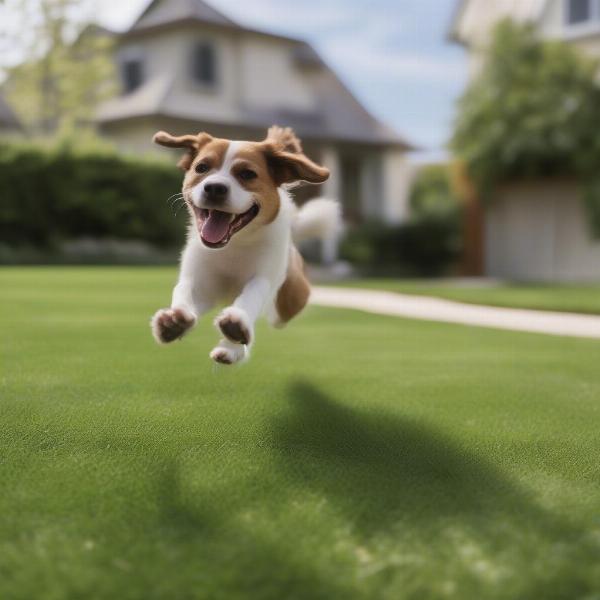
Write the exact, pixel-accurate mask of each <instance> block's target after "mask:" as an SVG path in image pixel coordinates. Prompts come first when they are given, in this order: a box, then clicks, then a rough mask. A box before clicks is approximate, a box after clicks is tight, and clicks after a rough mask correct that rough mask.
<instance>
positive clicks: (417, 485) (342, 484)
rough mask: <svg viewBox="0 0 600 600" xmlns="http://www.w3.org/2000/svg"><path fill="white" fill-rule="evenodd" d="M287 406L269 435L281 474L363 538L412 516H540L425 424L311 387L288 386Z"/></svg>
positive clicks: (487, 468)
mask: <svg viewBox="0 0 600 600" xmlns="http://www.w3.org/2000/svg"><path fill="white" fill-rule="evenodd" d="M399 402H400V400H399ZM290 404H291V410H290V412H289V413H288V414H286V415H284V416H283V417H280V418H278V419H276V420H275V422H273V423H272V425H271V430H270V439H271V443H272V444H273V447H274V449H275V450H276V452H275V454H276V456H277V458H278V461H277V462H278V466H279V468H280V469H282V470H283V471H286V472H287V473H288V474H289V476H290V478H292V477H293V478H294V479H296V480H297V481H298V482H299V483H300V485H301V487H308V488H311V489H313V490H315V491H317V492H318V493H320V494H323V495H324V496H326V497H327V498H328V499H330V500H331V501H333V502H335V503H337V505H338V506H339V507H341V508H342V509H343V510H344V512H346V513H347V515H348V517H349V518H350V519H351V520H352V521H353V522H354V524H355V525H356V526H357V527H358V528H359V529H361V530H362V532H363V533H364V534H369V533H370V532H373V531H376V530H378V529H379V528H382V527H387V526H388V525H389V523H390V522H392V521H395V520H397V519H402V518H403V517H405V516H407V515H408V516H410V518H411V519H423V520H426V521H428V522H431V520H432V519H439V518H440V517H447V516H452V515H457V516H458V515H460V514H463V515H464V514H468V515H470V516H473V515H477V514H481V515H486V514H490V513H493V512H499V511H500V512H502V511H504V510H512V511H513V512H514V511H518V512H520V513H525V512H526V513H530V512H531V511H532V510H535V509H534V507H533V505H532V503H531V501H530V499H528V498H527V497H526V495H525V494H524V493H523V492H522V491H521V490H519V489H518V488H517V487H516V486H515V485H513V484H512V483H511V482H509V481H508V480H507V479H506V478H505V477H504V476H503V475H502V474H500V473H499V471H498V469H497V468H495V467H494V466H493V465H491V464H489V463H488V462H486V461H484V460H482V459H481V458H479V457H478V456H476V455H475V454H473V453H472V452H470V451H468V450H467V449H465V448H461V447H460V446H459V445H458V444H457V442H455V441H452V440H450V439H448V438H447V436H446V435H444V434H442V433H441V432H438V431H435V430H434V429H432V428H430V427H429V426H427V425H425V424H423V423H419V422H416V421H412V420H410V419H406V418H401V417H397V416H395V415H391V414H389V413H386V412H374V411H368V412H367V411H366V410H365V411H356V410H353V409H351V408H348V407H346V406H344V405H343V404H341V403H338V402H335V401H334V400H332V399H331V398H329V397H328V396H326V395H325V394H323V393H322V392H320V391H319V390H318V389H317V388H315V387H314V386H312V385H310V384H308V383H306V382H297V383H295V384H294V385H293V386H292V387H291V389H290Z"/></svg>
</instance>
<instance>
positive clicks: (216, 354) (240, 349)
mask: <svg viewBox="0 0 600 600" xmlns="http://www.w3.org/2000/svg"><path fill="white" fill-rule="evenodd" d="M249 355H250V349H249V346H242V345H241V344H234V343H233V342H230V341H229V340H227V339H222V340H221V341H220V342H219V344H218V345H217V346H216V347H215V348H213V349H212V351H211V353H210V357H211V358H212V359H213V360H214V361H215V362H216V363H219V364H222V365H234V364H235V363H238V362H241V361H243V360H246V359H247V358H248V356H249Z"/></svg>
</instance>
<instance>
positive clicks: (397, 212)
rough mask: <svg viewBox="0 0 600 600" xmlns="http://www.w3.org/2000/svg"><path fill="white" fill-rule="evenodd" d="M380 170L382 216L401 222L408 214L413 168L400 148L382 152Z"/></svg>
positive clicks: (394, 221) (388, 219)
mask: <svg viewBox="0 0 600 600" xmlns="http://www.w3.org/2000/svg"><path fill="white" fill-rule="evenodd" d="M381 170H382V177H383V194H382V199H383V204H382V207H381V210H382V213H383V218H384V219H385V221H387V222H388V223H401V222H402V221H405V220H406V219H407V218H408V216H409V212H410V208H409V196H410V191H411V187H412V183H413V180H414V176H415V168H414V167H413V166H411V164H410V163H409V161H408V158H407V157H406V154H405V153H404V152H403V151H402V150H398V149H389V150H386V151H385V152H384V154H383V157H382V164H381Z"/></svg>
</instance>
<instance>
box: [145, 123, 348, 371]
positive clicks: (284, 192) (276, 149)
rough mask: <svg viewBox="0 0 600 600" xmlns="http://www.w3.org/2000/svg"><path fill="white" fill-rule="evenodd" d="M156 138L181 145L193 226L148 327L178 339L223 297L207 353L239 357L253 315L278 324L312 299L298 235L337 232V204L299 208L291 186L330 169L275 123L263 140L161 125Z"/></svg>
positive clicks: (224, 360) (164, 340)
mask: <svg viewBox="0 0 600 600" xmlns="http://www.w3.org/2000/svg"><path fill="white" fill-rule="evenodd" d="M154 142H155V143H157V144H160V145H162V146H166V147H168V148H182V149H184V150H185V154H184V156H183V158H182V159H181V160H180V161H179V167H180V168H181V169H182V170H183V171H184V172H185V175H184V180H183V189H182V196H183V200H184V202H185V204H186V206H187V209H188V212H189V215H190V225H189V230H188V238H187V244H186V246H185V249H184V251H183V254H182V257H181V265H180V273H179V280H178V282H177V285H176V286H175V289H174V290H173V299H172V302H171V307H170V308H163V309H161V310H159V311H158V312H157V313H156V314H155V315H154V316H153V317H152V320H151V328H152V333H153V335H154V338H155V339H156V341H157V342H158V343H160V344H168V343H170V342H173V341H175V340H178V339H180V338H182V337H183V336H184V335H185V334H186V333H188V332H189V331H190V330H191V329H192V328H193V327H194V326H195V325H196V323H197V321H198V319H199V318H200V317H201V316H202V315H203V314H204V313H206V312H207V311H209V310H211V309H212V308H213V307H215V306H216V305H218V304H219V303H222V302H224V303H226V304H229V306H227V307H226V308H225V309H223V310H222V311H221V312H220V314H219V315H218V316H217V318H216V319H215V321H214V324H215V326H216V328H217V330H218V331H219V332H220V333H221V335H222V339H221V340H220V341H219V342H218V344H217V346H216V347H215V348H214V349H213V350H212V351H211V353H210V358H212V360H214V361H215V362H217V363H220V364H223V365H233V364H235V363H239V362H242V361H244V360H246V359H247V358H248V356H249V352H250V347H251V346H252V344H253V343H254V338H255V334H254V325H255V322H256V320H257V318H258V317H259V316H261V315H262V314H264V315H265V316H266V317H267V319H268V320H269V322H270V323H271V324H272V325H274V326H276V327H281V326H283V325H285V324H286V323H288V322H289V321H290V320H291V319H292V318H294V317H295V316H296V315H298V313H300V312H301V311H302V309H303V308H304V307H305V305H306V304H307V302H308V299H309V295H310V284H309V282H308V280H307V278H306V275H305V271H304V263H303V260H302V257H301V255H300V253H299V252H298V250H297V249H296V246H295V242H298V241H300V240H302V239H306V238H309V237H322V238H325V237H327V236H332V235H335V234H336V231H337V230H338V228H339V223H340V209H339V205H338V203H337V202H335V201H333V200H327V199H324V198H321V199H317V200H312V201H310V202H308V203H307V204H305V205H304V206H303V207H302V208H301V209H297V208H296V206H295V205H294V203H293V200H292V197H291V195H290V192H289V189H290V187H291V186H294V185H297V184H298V183H299V182H306V183H309V184H322V183H324V182H325V181H326V180H327V179H328V177H329V171H328V169H326V168H324V167H322V166H320V165H318V164H316V163H315V162H313V161H312V160H310V159H309V158H308V157H307V156H306V155H305V154H304V151H303V149H302V145H301V142H300V140H299V139H298V138H297V137H296V135H295V133H294V132H293V130H292V129H290V128H282V127H278V126H274V127H271V128H270V129H269V131H268V133H267V137H266V139H265V140H263V141H262V142H239V141H230V140H225V139H219V138H214V137H212V136H211V135H209V134H207V133H199V134H197V135H184V136H173V135H171V134H169V133H166V132H164V131H159V132H158V133H157V134H156V135H155V136H154Z"/></svg>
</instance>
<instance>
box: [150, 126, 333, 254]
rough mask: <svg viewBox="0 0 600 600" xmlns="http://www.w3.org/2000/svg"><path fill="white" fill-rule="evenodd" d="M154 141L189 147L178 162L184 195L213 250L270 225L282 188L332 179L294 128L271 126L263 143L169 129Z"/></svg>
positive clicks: (170, 145)
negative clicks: (176, 133) (172, 132)
mask: <svg viewBox="0 0 600 600" xmlns="http://www.w3.org/2000/svg"><path fill="white" fill-rule="evenodd" d="M154 142H155V143H157V144H161V145H162V146H167V147H169V148H184V149H185V150H186V153H185V155H184V156H183V158H182V159H181V160H180V161H179V167H180V168H181V169H183V170H184V171H185V177H184V180H183V197H184V200H185V202H186V204H187V207H188V209H189V211H190V214H191V215H192V218H193V219H194V221H195V224H196V228H197V230H198V233H199V235H200V239H201V240H202V243H203V244H204V245H205V246H207V247H209V248H222V247H224V246H226V245H227V244H228V243H229V241H230V240H231V238H232V237H233V236H234V235H237V234H241V232H242V231H244V232H246V233H248V232H250V231H253V230H256V229H257V228H259V227H261V226H263V225H267V224H269V223H271V222H272V221H273V220H274V219H275V217H276V216H277V214H278V212H279V203H280V200H279V191H278V188H279V187H281V186H285V185H290V184H294V183H297V182H301V181H304V182H307V183H323V182H324V181H326V180H327V178H328V177H329V171H328V170H327V169H325V168H324V167H320V166H319V165H317V164H315V163H314V162H312V161H311V160H310V159H309V158H308V157H307V156H306V155H305V154H304V152H303V151H302V145H301V143H300V140H299V139H298V138H297V137H296V136H295V134H294V132H293V131H292V130H291V129H289V128H286V129H283V128H281V127H271V129H269V131H268V133H267V137H266V139H265V140H263V141H262V142H232V141H230V140H224V139H218V138H213V137H212V136H210V135H209V134H207V133H199V134H198V135H184V136H180V137H175V136H172V135H170V134H168V133H165V132H164V131H159V132H158V133H157V134H156V135H155V136H154Z"/></svg>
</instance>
